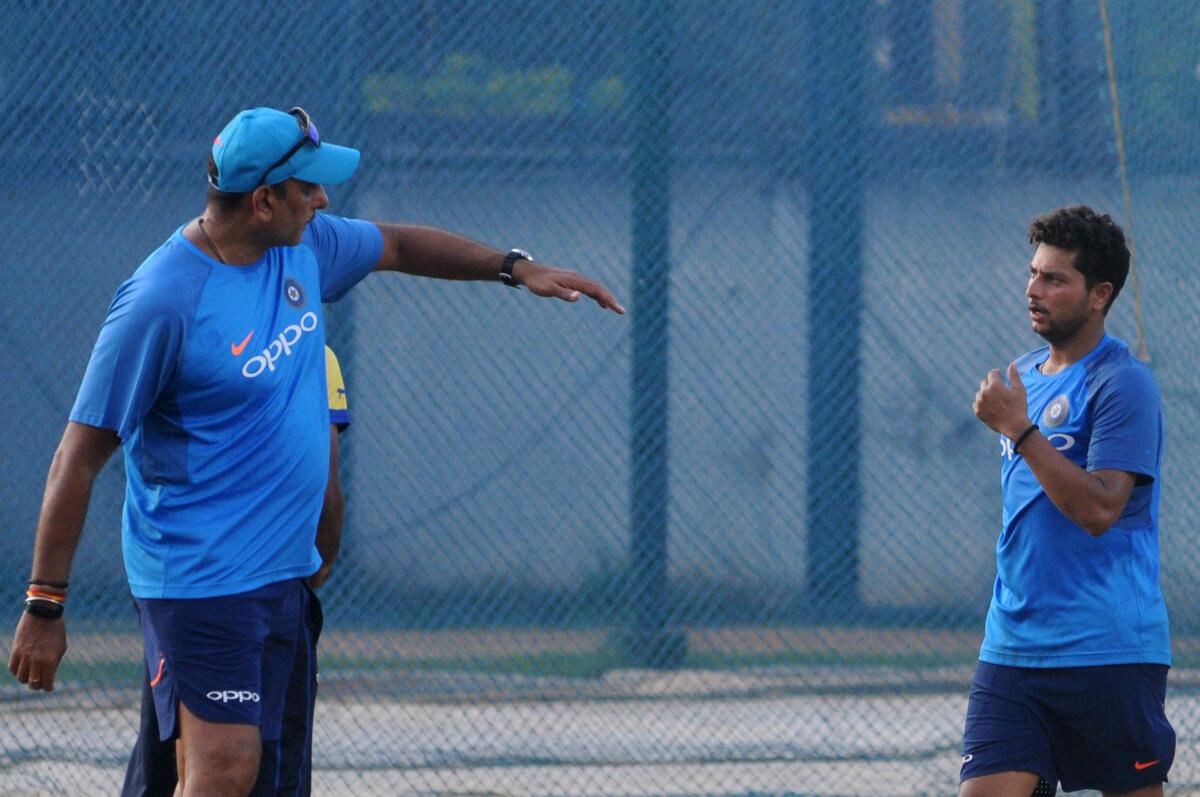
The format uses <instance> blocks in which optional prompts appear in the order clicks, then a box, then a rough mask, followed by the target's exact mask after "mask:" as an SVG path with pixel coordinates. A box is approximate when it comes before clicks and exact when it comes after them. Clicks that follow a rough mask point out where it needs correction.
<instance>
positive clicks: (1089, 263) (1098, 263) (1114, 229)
mask: <svg viewBox="0 0 1200 797" xmlns="http://www.w3.org/2000/svg"><path fill="white" fill-rule="evenodd" d="M1029 243H1031V244H1033V245H1035V246H1036V245H1037V244H1047V245H1048V246H1053V247H1057V248H1058V249H1063V250H1066V251H1068V252H1074V253H1075V269H1076V270H1077V271H1078V272H1079V273H1080V274H1082V275H1083V280H1084V284H1085V285H1087V287H1088V290H1091V289H1092V287H1093V286H1095V285H1097V284H1099V283H1101V282H1111V283H1112V286H1113V292H1112V296H1111V297H1109V299H1108V304H1106V305H1104V312H1105V313H1108V308H1110V307H1112V303H1113V302H1114V301H1116V298H1117V294H1119V293H1120V292H1121V288H1123V287H1124V286H1125V278H1126V277H1128V276H1129V247H1127V246H1126V245H1125V233H1124V232H1123V231H1122V230H1121V228H1120V227H1119V226H1118V225H1117V223H1116V222H1114V221H1113V220H1112V217H1111V216H1109V215H1107V214H1105V215H1100V214H1099V213H1097V212H1096V211H1094V210H1092V209H1091V208H1089V207H1088V206H1087V205H1074V206H1072V207H1065V208H1058V209H1057V210H1052V211H1050V212H1049V213H1046V214H1044V215H1042V216H1038V217H1037V218H1036V219H1034V220H1033V222H1032V223H1031V224H1030V225H1029Z"/></svg>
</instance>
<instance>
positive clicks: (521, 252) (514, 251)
mask: <svg viewBox="0 0 1200 797" xmlns="http://www.w3.org/2000/svg"><path fill="white" fill-rule="evenodd" d="M508 253H509V254H510V255H516V256H517V257H519V258H522V259H524V260H533V255H531V254H529V253H528V252H526V251H525V250H524V249H510V250H509V252H508Z"/></svg>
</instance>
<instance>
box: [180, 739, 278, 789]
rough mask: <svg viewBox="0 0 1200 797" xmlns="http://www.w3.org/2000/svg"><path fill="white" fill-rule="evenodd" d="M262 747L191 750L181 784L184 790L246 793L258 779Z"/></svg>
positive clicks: (222, 747)
mask: <svg viewBox="0 0 1200 797" xmlns="http://www.w3.org/2000/svg"><path fill="white" fill-rule="evenodd" d="M261 753H262V750H261V747H259V746H246V745H221V746H217V747H211V748H209V749H207V750H204V751H203V752H200V751H193V750H190V749H189V750H188V751H187V753H186V757H185V762H184V770H183V772H184V775H183V777H182V780H181V784H180V785H182V786H183V787H184V789H183V793H184V794H185V795H188V797H191V796H192V795H195V796H196V797H200V795H209V794H212V795H246V794H249V793H250V790H251V789H252V788H254V782H255V780H257V778H258V761H259V756H260V755H261Z"/></svg>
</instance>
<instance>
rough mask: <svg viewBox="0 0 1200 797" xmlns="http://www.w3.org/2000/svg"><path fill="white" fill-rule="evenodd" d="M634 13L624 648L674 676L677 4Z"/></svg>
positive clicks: (650, 0)
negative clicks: (672, 325) (670, 318)
mask: <svg viewBox="0 0 1200 797" xmlns="http://www.w3.org/2000/svg"><path fill="white" fill-rule="evenodd" d="M632 9H633V17H634V19H633V42H632V47H631V50H632V54H633V64H634V67H633V75H632V80H631V83H632V87H631V88H632V91H631V97H632V107H633V141H632V142H631V146H632V159H631V167H632V190H633V208H632V212H633V219H632V232H633V319H632V324H633V363H632V376H631V384H630V388H631V390H630V392H631V395H630V402H631V410H632V412H631V424H632V429H631V432H632V434H631V439H632V451H631V457H632V468H631V480H632V483H631V485H630V498H631V501H630V504H631V506H630V510H631V518H630V531H631V534H630V548H629V582H628V599H629V602H630V613H629V621H628V622H629V626H628V628H627V629H626V633H625V635H624V638H623V640H622V645H621V647H622V654H623V656H624V657H625V660H626V662H627V663H629V664H630V665H632V666H642V667H671V666H676V665H678V664H679V663H680V662H681V661H682V659H683V657H684V654H685V652H686V640H685V638H684V637H683V636H682V635H680V634H674V633H672V632H671V631H670V630H669V629H668V627H667V616H668V603H669V597H668V589H667V521H668V508H669V501H670V495H669V487H668V472H669V471H668V455H669V432H668V424H667V421H668V418H667V415H668V394H667V391H668V387H669V385H668V378H667V363H668V358H667V351H668V332H669V330H668V323H667V313H668V291H669V282H670V269H671V258H670V234H671V212H670V211H671V141H670V133H671V130H670V128H671V125H670V75H669V71H670V57H669V50H670V46H671V24H670V13H671V10H670V3H669V1H668V0H634V2H633V4H632Z"/></svg>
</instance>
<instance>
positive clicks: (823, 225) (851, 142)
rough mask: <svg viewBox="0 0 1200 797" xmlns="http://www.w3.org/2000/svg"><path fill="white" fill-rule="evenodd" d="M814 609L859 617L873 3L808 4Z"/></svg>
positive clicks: (814, 0) (810, 563)
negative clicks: (868, 104)
mask: <svg viewBox="0 0 1200 797" xmlns="http://www.w3.org/2000/svg"><path fill="white" fill-rule="evenodd" d="M807 8H808V14H807V20H806V38H807V45H808V46H807V51H808V65H807V75H806V81H805V85H806V89H805V91H806V94H807V97H806V119H807V129H806V131H805V149H804V158H805V160H806V161H807V163H808V166H807V170H806V176H807V193H808V204H809V211H808V216H809V277H808V280H809V290H808V334H809V362H808V423H809V428H808V451H807V455H808V456H807V461H808V507H807V509H808V538H807V568H806V576H807V588H808V589H807V591H808V606H809V608H810V610H812V611H813V612H814V613H815V614H817V615H819V616H821V617H825V618H830V619H833V618H837V617H844V616H846V615H848V614H851V613H853V612H854V610H855V609H856V608H857V607H858V597H859V591H858V559H859V555H858V550H859V542H858V539H859V538H858V534H859V528H858V527H859V515H860V511H859V504H860V501H861V497H862V496H861V489H860V486H859V465H860V410H859V393H860V376H859V370H860V368H859V352H860V348H861V337H862V330H861V326H860V319H861V315H862V290H863V278H862V274H863V190H864V183H865V179H864V169H865V167H866V163H867V156H868V152H869V148H868V146H867V141H866V135H867V124H866V109H865V103H866V96H865V90H864V87H865V82H866V73H867V47H866V40H865V31H866V30H867V24H866V22H867V2H866V0H847V2H842V3H829V2H825V1H824V0H810V1H809V2H808V6H807Z"/></svg>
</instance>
